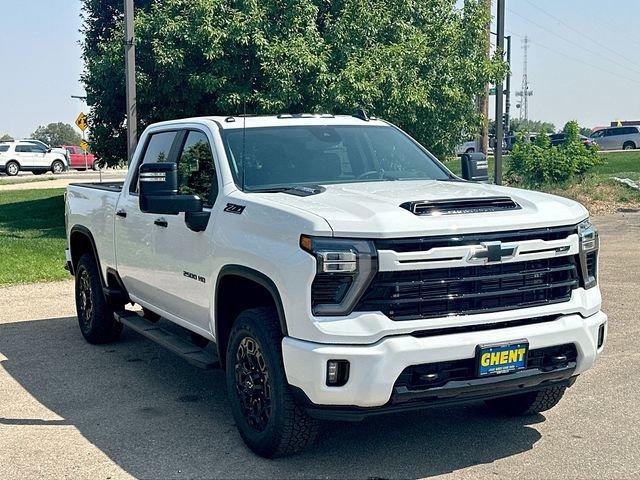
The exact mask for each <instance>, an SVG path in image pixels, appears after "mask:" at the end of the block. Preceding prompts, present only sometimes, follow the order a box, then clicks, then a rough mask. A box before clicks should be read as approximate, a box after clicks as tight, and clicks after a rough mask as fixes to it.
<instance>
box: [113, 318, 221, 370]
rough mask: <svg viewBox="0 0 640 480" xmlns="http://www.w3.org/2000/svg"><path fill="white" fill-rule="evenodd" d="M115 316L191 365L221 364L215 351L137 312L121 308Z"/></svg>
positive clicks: (209, 367) (209, 365) (210, 365)
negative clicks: (159, 325)
mask: <svg viewBox="0 0 640 480" xmlns="http://www.w3.org/2000/svg"><path fill="white" fill-rule="evenodd" d="M113 316H114V317H115V319H116V320H117V321H119V322H120V323H122V324H123V325H126V326H127V327H129V328H130V329H132V330H135V331H136V332H138V333H139V334H140V335H144V336H145V337H147V338H148V339H150V340H153V341H154V342H156V343H159V344H160V345H162V346H163V347H165V348H166V349H167V350H170V351H172V352H173V353H175V354H177V355H179V356H181V357H182V358H184V359H185V360H186V361H187V362H189V363H190V364H191V365H194V366H196V367H198V368H204V369H211V368H217V367H219V366H220V362H219V361H218V356H217V355H216V354H215V353H213V352H210V351H209V350H205V349H202V348H200V347H197V346H196V345H194V344H193V343H191V342H189V341H187V340H184V339H182V338H180V337H179V336H177V335H176V334H174V333H171V332H169V331H168V330H165V329H164V328H161V327H158V326H157V325H155V324H153V323H151V322H150V321H148V320H147V319H145V318H144V317H143V316H141V315H138V314H137V313H136V312H130V311H128V310H120V311H118V312H115V313H114V314H113Z"/></svg>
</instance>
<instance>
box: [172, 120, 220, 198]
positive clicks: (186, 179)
mask: <svg viewBox="0 0 640 480" xmlns="http://www.w3.org/2000/svg"><path fill="white" fill-rule="evenodd" d="M178 193H179V194H180V195H198V196H199V197H200V198H201V199H202V201H203V202H204V204H205V205H206V206H208V207H211V206H212V205H213V203H214V202H215V199H216V196H217V195H218V181H217V179H216V169H215V163H214V161H213V154H212V152H211V146H210V145H209V140H208V139H207V136H206V135H205V134H204V133H202V132H197V131H190V132H189V133H188V134H187V138H186V140H185V142H184V146H183V147H182V152H181V153H180V157H179V158H178Z"/></svg>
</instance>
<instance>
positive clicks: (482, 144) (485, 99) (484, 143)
mask: <svg viewBox="0 0 640 480" xmlns="http://www.w3.org/2000/svg"><path fill="white" fill-rule="evenodd" d="M479 1H480V2H481V3H483V8H484V9H485V11H486V12H487V17H488V18H489V21H488V22H487V38H486V45H487V58H489V57H490V56H491V48H490V46H491V0H479ZM477 112H478V115H479V116H480V117H481V118H482V129H481V131H480V135H479V137H478V139H477V140H476V151H480V152H482V153H484V154H485V155H486V154H487V152H488V151H489V84H486V85H485V87H484V92H483V93H482V95H481V96H479V97H478V100H477Z"/></svg>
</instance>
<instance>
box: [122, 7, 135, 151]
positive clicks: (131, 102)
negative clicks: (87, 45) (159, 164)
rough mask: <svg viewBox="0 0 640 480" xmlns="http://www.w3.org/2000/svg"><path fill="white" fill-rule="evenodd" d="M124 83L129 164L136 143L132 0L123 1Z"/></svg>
mask: <svg viewBox="0 0 640 480" xmlns="http://www.w3.org/2000/svg"><path fill="white" fill-rule="evenodd" d="M124 52H125V83H126V90H127V161H128V163H131V159H132V158H133V153H134V152H135V150H136V144H137V143H138V132H137V124H138V112H137V107H136V41H135V31H134V24H133V0H124Z"/></svg>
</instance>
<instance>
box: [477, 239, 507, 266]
mask: <svg viewBox="0 0 640 480" xmlns="http://www.w3.org/2000/svg"><path fill="white" fill-rule="evenodd" d="M517 249H518V247H517V246H511V247H503V246H502V243H501V242H482V243H481V244H480V246H478V247H475V248H474V249H473V250H472V251H471V255H469V262H471V263H497V262H502V261H504V260H508V259H511V258H513V257H515V255H516V250H517Z"/></svg>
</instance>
